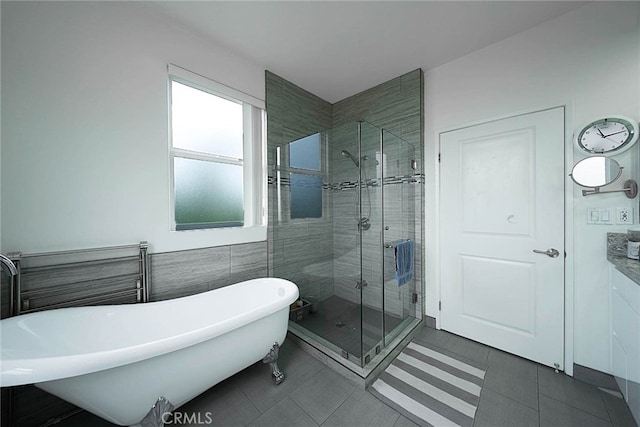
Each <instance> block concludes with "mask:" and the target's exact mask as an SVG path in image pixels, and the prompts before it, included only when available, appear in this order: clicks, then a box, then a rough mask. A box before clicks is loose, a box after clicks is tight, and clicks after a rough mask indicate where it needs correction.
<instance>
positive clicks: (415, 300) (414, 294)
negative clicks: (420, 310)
mask: <svg viewBox="0 0 640 427" xmlns="http://www.w3.org/2000/svg"><path fill="white" fill-rule="evenodd" d="M411 302H412V303H413V304H415V303H417V302H418V294H416V293H415V292H414V293H413V294H412V295H411Z"/></svg>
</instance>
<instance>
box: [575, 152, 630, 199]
mask: <svg viewBox="0 0 640 427" xmlns="http://www.w3.org/2000/svg"><path fill="white" fill-rule="evenodd" d="M622 169H623V167H622V166H620V164H619V163H618V162H616V161H615V160H613V159H612V158H610V157H605V156H593V157H587V158H586V159H582V160H580V161H579V162H578V163H576V164H575V166H574V167H573V170H572V171H571V174H570V175H569V176H570V177H571V179H572V180H573V182H575V183H576V184H578V185H580V186H582V187H588V188H591V190H582V195H583V196H590V195H593V194H602V193H619V192H624V193H625V194H626V196H627V197H628V198H630V199H632V198H634V197H635V196H636V195H637V194H638V184H636V182H635V181H634V180H632V179H629V180H627V181H625V183H624V188H623V189H622V190H610V191H600V187H604V186H605V185H609V184H611V183H613V182H615V181H616V180H617V179H618V178H620V175H622Z"/></svg>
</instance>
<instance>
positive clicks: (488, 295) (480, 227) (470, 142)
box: [440, 108, 564, 369]
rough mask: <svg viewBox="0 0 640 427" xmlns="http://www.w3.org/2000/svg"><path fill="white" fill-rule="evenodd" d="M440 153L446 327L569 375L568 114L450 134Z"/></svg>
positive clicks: (544, 114) (519, 119)
mask: <svg viewBox="0 0 640 427" xmlns="http://www.w3.org/2000/svg"><path fill="white" fill-rule="evenodd" d="M440 153H441V160H440V223H441V228H440V242H441V244H440V251H441V270H440V271H441V275H440V277H441V304H442V306H441V307H442V308H441V317H440V319H441V321H440V326H441V328H442V329H444V330H447V331H450V332H453V333H455V334H458V335H462V336H464V337H467V338H470V339H472V340H475V341H479V342H482V343H485V344H487V345H490V346H492V347H496V348H499V349H502V350H504V351H507V352H510V353H513V354H516V355H519V356H522V357H525V358H527V359H531V360H534V361H536V362H539V363H542V364H544V365H548V366H557V367H558V368H559V369H564V363H563V361H564V353H563V351H564V109H563V108H555V109H551V110H545V111H541V112H537V113H531V114H526V115H521V116H516V117H511V118H508V119H503V120H498V121H493V122H488V123H484V124H480V125H476V126H471V127H467V128H463V129H459V130H455V131H451V132H445V133H442V134H440ZM534 250H538V251H542V252H545V251H547V250H549V255H552V256H549V255H547V254H545V253H535V252H534ZM556 253H557V254H558V256H555V257H553V255H556ZM556 364H557V365H556Z"/></svg>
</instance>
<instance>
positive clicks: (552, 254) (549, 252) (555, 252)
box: [533, 248, 560, 258]
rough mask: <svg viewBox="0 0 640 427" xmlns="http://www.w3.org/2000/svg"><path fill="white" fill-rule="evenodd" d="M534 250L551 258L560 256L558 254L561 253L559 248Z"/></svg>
mask: <svg viewBox="0 0 640 427" xmlns="http://www.w3.org/2000/svg"><path fill="white" fill-rule="evenodd" d="M533 252H535V253H537V254H543V255H546V256H548V257H551V258H558V255H560V252H558V250H557V249H554V248H551V249H547V250H546V251H541V250H540V249H534V250H533Z"/></svg>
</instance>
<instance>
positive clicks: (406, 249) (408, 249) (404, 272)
mask: <svg viewBox="0 0 640 427" xmlns="http://www.w3.org/2000/svg"><path fill="white" fill-rule="evenodd" d="M413 248H414V244H413V240H405V241H403V242H400V243H396V249H395V255H396V280H397V281H398V286H402V285H406V284H407V283H408V282H409V281H410V280H411V279H413V253H414V249H413Z"/></svg>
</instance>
